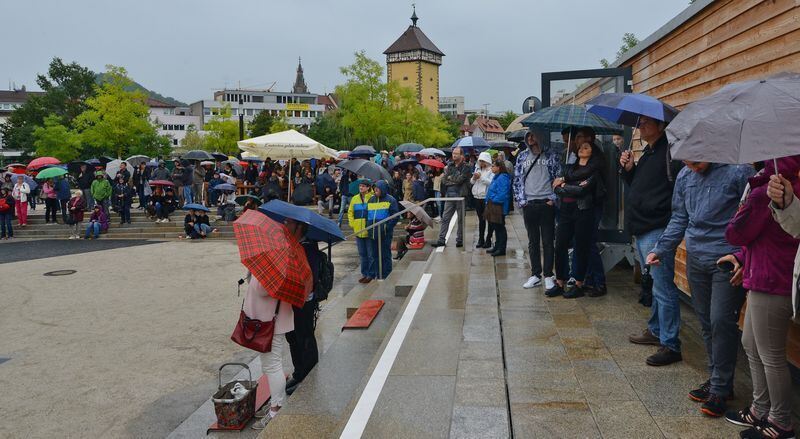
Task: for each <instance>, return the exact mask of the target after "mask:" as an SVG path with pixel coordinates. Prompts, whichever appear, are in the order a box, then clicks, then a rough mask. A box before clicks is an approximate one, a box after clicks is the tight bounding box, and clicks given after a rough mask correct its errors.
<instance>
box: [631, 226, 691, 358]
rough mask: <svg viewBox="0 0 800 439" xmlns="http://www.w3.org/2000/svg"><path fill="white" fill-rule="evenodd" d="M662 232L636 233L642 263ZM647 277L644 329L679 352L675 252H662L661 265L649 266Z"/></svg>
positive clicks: (678, 311)
mask: <svg viewBox="0 0 800 439" xmlns="http://www.w3.org/2000/svg"><path fill="white" fill-rule="evenodd" d="M663 232H664V229H663V228H660V229H655V230H651V231H649V232H647V233H643V234H641V235H636V252H637V253H638V254H639V263H640V264H641V265H642V266H643V265H644V261H646V260H647V255H648V253H650V251H651V250H653V247H655V245H656V241H658V238H659V237H660V236H661V234H662V233H663ZM650 276H652V277H653V306H652V307H651V308H650V309H651V311H652V314H651V316H650V321H649V322H648V323H647V328H648V329H649V330H650V332H651V333H652V334H653V335H654V336H656V337H658V338H659V340H661V345H662V346H666V347H668V348H669V349H671V350H673V351H675V352H680V351H681V340H680V338H678V333H679V332H680V329H681V304H680V294H681V292H680V291H679V290H678V287H677V286H675V252H672V253H669V254H665V255H663V257H662V258H661V264H659V265H653V266H651V267H650Z"/></svg>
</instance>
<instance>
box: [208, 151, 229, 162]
mask: <svg viewBox="0 0 800 439" xmlns="http://www.w3.org/2000/svg"><path fill="white" fill-rule="evenodd" d="M211 157H214V160H216V161H223V160H228V156H226V155H225V154H223V153H221V152H212V153H211Z"/></svg>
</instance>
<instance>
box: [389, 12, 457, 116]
mask: <svg viewBox="0 0 800 439" xmlns="http://www.w3.org/2000/svg"><path fill="white" fill-rule="evenodd" d="M418 19H419V18H417V12H416V10H415V11H414V13H413V15H412V16H411V23H412V24H411V26H409V27H408V29H406V31H405V32H403V34H402V35H400V38H398V39H397V40H396V41H395V42H394V43H392V45H391V46H389V48H388V49H386V50H385V51H384V52H383V53H384V55H386V75H387V80H388V81H397V82H398V83H399V84H401V85H403V86H404V87H409V88H411V89H412V90H414V92H415V94H416V97H417V102H418V103H419V104H420V105H422V106H423V107H425V108H427V109H429V110H430V111H433V112H438V111H439V66H440V65H442V57H443V56H444V53H442V51H441V50H439V48H438V47H436V45H435V44H433V42H432V41H431V40H430V39H429V38H428V37H427V35H425V33H423V32H422V30H421V29H420V28H418V27H417V20H418Z"/></svg>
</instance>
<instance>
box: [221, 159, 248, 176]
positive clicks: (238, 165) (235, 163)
mask: <svg viewBox="0 0 800 439" xmlns="http://www.w3.org/2000/svg"><path fill="white" fill-rule="evenodd" d="M226 163H227V164H229V165H231V167H232V168H233V170H234V171H236V175H237V176H238V177H242V176H243V175H244V174H243V171H244V170H243V169H242V164H241V163H239V160H234V159H231V160H225V161H224V162H222V164H223V166H224V165H225V164H226Z"/></svg>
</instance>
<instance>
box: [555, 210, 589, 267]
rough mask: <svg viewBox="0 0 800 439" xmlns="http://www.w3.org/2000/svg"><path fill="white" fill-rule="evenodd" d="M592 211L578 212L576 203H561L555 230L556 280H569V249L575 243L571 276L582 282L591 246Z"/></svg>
mask: <svg viewBox="0 0 800 439" xmlns="http://www.w3.org/2000/svg"><path fill="white" fill-rule="evenodd" d="M593 227H594V209H586V210H580V209H578V207H577V206H576V203H561V209H560V211H559V214H558V228H557V229H556V278H558V280H564V281H566V280H567V279H569V274H570V270H569V247H570V245H572V243H573V240H574V242H575V248H574V249H573V251H574V255H575V261H574V264H575V265H574V266H573V267H572V275H573V277H574V278H575V280H577V281H578V282H583V280H584V278H585V277H586V270H587V269H588V266H589V247H590V246H591V244H592V229H593Z"/></svg>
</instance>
